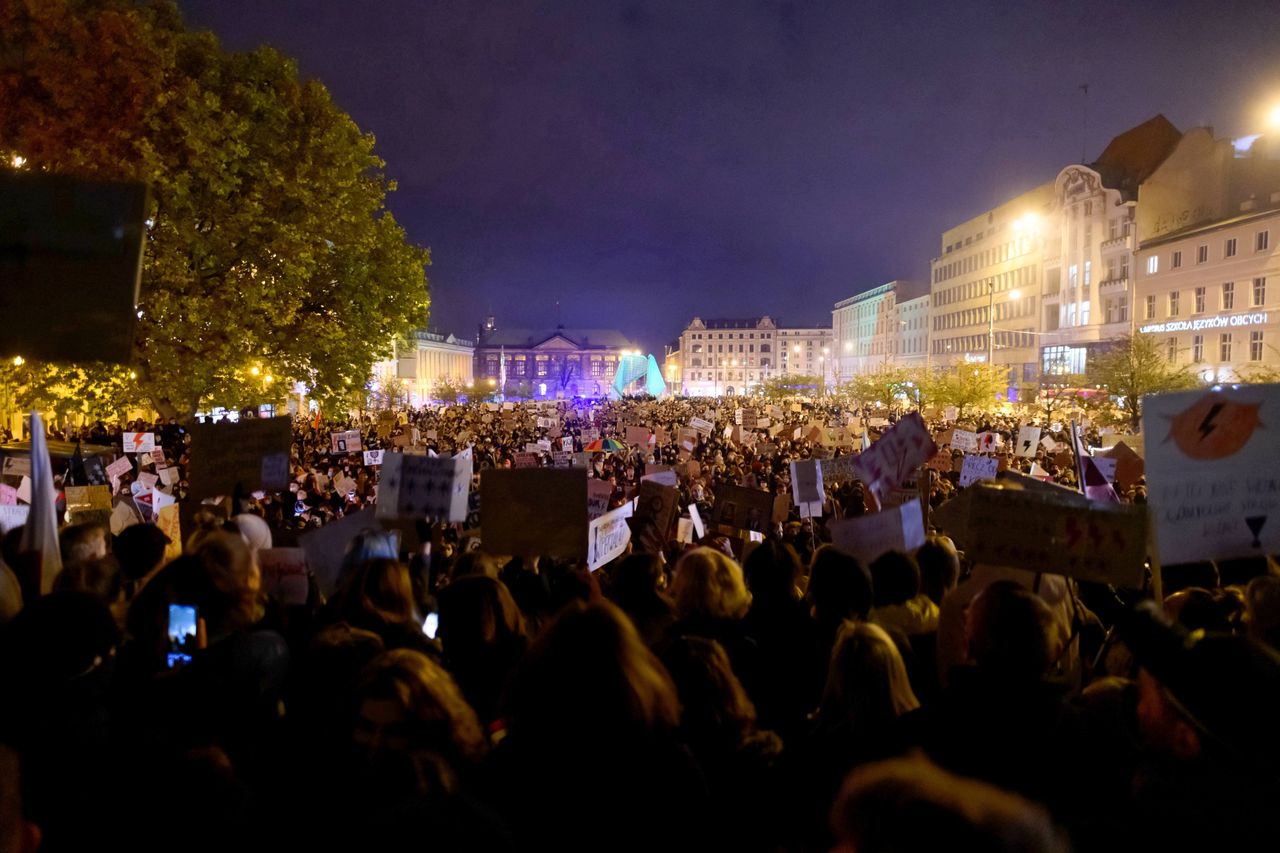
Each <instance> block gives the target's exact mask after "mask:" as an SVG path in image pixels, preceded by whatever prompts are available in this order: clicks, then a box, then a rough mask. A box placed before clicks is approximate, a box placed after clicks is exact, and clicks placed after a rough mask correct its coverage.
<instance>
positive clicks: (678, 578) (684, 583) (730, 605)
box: [671, 548, 751, 619]
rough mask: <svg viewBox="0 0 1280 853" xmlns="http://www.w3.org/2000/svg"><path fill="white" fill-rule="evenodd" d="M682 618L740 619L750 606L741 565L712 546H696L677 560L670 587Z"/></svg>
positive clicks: (677, 613)
mask: <svg viewBox="0 0 1280 853" xmlns="http://www.w3.org/2000/svg"><path fill="white" fill-rule="evenodd" d="M671 594H672V598H673V599H674V600H675V605H676V615H677V616H678V617H679V618H681V619H697V618H704V619H739V618H741V617H742V616H744V615H746V612H747V609H748V608H749V607H750V606H751V594H750V593H749V592H747V587H746V584H745V583H744V582H743V579H742V568H741V567H740V566H739V565H738V564H737V563H736V562H734V561H733V559H731V558H730V557H726V556H725V555H724V554H721V553H720V552H719V551H716V550H714V549H711V548H694V549H693V550H692V551H687V552H685V554H684V556H682V557H681V558H680V560H679V562H677V563H676V572H675V580H674V581H673V582H672V586H671Z"/></svg>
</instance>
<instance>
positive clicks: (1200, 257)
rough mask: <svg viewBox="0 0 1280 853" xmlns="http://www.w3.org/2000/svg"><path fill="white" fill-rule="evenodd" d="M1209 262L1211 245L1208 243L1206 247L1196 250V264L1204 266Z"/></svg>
mask: <svg viewBox="0 0 1280 853" xmlns="http://www.w3.org/2000/svg"><path fill="white" fill-rule="evenodd" d="M1208 260H1209V245H1208V244H1207V243H1206V244H1205V245H1203V246H1199V247H1197V248H1196V263H1197V264H1203V263H1205V262H1206V261H1208Z"/></svg>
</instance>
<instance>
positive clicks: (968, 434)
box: [951, 429, 978, 453]
mask: <svg viewBox="0 0 1280 853" xmlns="http://www.w3.org/2000/svg"><path fill="white" fill-rule="evenodd" d="M951 449H952V450H962V451H964V452H965V453H976V452H977V450H978V434H977V433H976V432H972V431H970V430H967V429H957V430H952V432H951Z"/></svg>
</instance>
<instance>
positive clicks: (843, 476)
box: [821, 456, 858, 483]
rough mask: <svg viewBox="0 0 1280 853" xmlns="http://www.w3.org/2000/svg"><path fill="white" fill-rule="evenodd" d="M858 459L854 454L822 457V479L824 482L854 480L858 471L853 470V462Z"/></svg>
mask: <svg viewBox="0 0 1280 853" xmlns="http://www.w3.org/2000/svg"><path fill="white" fill-rule="evenodd" d="M857 461H858V457H856V456H839V457H836V458H835V459H823V460H822V462H821V465H822V481H823V482H824V483H839V482H844V481H846V480H856V479H857V477H858V472H857V471H855V470H854V463H856V462H857Z"/></svg>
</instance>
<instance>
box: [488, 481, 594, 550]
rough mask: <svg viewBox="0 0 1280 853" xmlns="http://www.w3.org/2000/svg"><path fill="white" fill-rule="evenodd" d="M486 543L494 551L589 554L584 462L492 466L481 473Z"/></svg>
mask: <svg viewBox="0 0 1280 853" xmlns="http://www.w3.org/2000/svg"><path fill="white" fill-rule="evenodd" d="M480 497H481V500H480V527H481V529H482V530H483V531H484V533H483V536H482V537H481V547H483V548H484V550H486V551H488V552H490V553H493V554H518V555H525V556H536V555H539V554H548V555H552V556H557V557H577V558H582V557H585V556H586V552H587V472H586V470H585V469H583V468H525V469H511V470H503V469H498V468H490V469H486V470H484V471H482V472H481V473H480Z"/></svg>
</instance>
